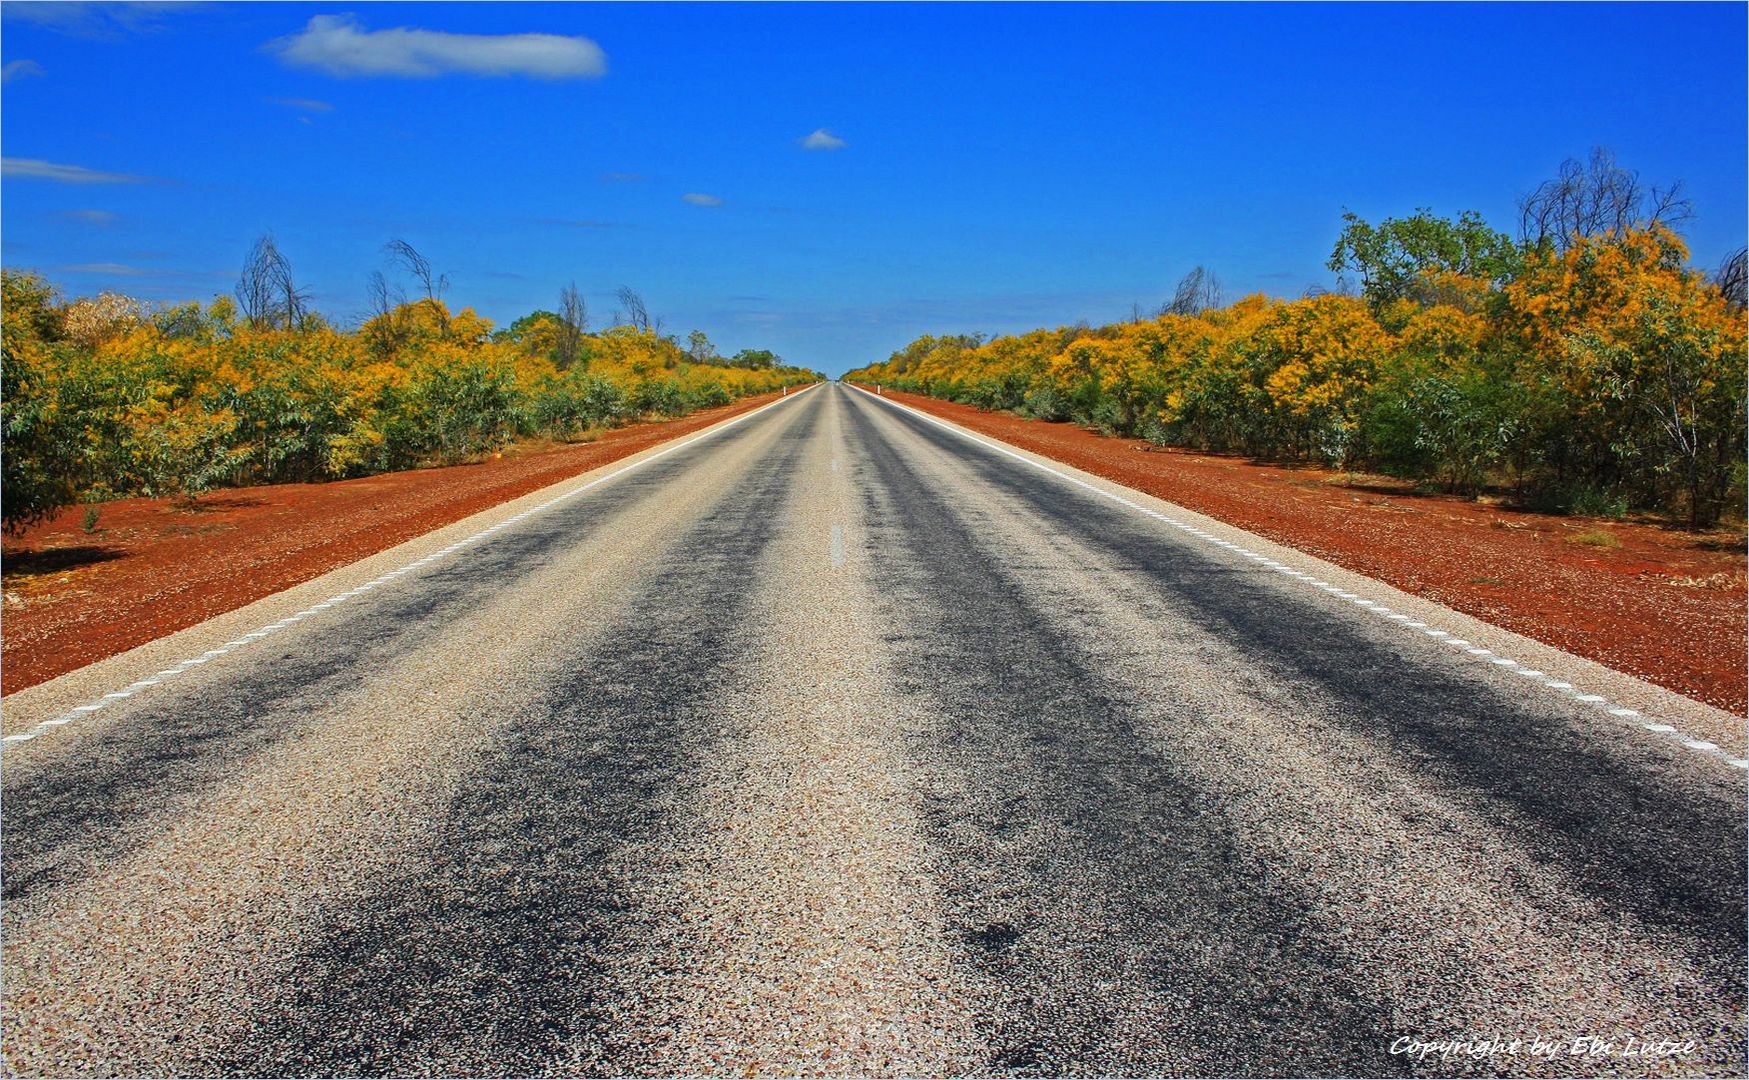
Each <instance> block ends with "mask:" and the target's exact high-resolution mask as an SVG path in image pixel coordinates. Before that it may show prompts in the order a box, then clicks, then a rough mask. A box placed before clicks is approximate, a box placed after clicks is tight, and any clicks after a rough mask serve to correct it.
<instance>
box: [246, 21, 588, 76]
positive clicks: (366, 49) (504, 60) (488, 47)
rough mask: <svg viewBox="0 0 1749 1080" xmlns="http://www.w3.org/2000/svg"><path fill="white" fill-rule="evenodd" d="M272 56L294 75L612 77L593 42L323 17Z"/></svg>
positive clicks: (274, 48)
mask: <svg viewBox="0 0 1749 1080" xmlns="http://www.w3.org/2000/svg"><path fill="white" fill-rule="evenodd" d="M266 48H267V51H269V52H271V53H273V54H274V55H276V56H278V57H279V58H280V60H282V61H284V62H285V63H287V64H290V65H292V66H293V67H302V68H312V69H314V70H316V71H321V72H325V73H327V74H329V75H336V76H341V77H346V76H367V77H368V76H391V77H397V78H404V79H429V78H434V77H436V76H439V75H478V76H487V77H506V76H523V77H526V78H531V79H599V78H600V77H601V76H603V75H605V74H607V54H606V53H604V52H602V51H601V46H599V45H597V44H596V43H595V42H593V41H590V40H589V39H588V38H586V37H563V36H561V35H558V34H451V33H446V32H444V31H441V30H418V29H414V28H412V27H406V26H403V27H397V28H395V29H393V30H366V29H365V28H364V26H363V24H361V23H360V22H359V21H358V20H357V19H356V18H354V17H353V16H351V15H317V16H316V17H315V18H313V19H311V20H310V21H309V24H308V25H307V26H305V27H304V29H303V30H302V31H301V32H299V33H296V34H293V35H291V36H290V37H283V38H280V39H278V40H276V41H271V42H268V44H267V46H266Z"/></svg>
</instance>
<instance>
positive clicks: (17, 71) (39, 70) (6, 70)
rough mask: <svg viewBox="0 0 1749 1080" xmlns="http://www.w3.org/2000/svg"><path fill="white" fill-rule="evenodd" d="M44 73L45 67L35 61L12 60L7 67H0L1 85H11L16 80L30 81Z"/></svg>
mask: <svg viewBox="0 0 1749 1080" xmlns="http://www.w3.org/2000/svg"><path fill="white" fill-rule="evenodd" d="M43 73H44V72H43V66H42V65H41V64H39V63H37V62H36V61H35V60H10V61H8V62H7V63H6V66H5V67H0V83H9V82H11V81H12V80H14V79H28V78H30V77H32V76H34V75H42V74H43Z"/></svg>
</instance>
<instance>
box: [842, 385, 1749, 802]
mask: <svg viewBox="0 0 1749 1080" xmlns="http://www.w3.org/2000/svg"><path fill="white" fill-rule="evenodd" d="M844 385H845V386H848V387H850V389H852V390H855V391H856V392H857V393H859V394H862V395H863V396H864V397H868V398H873V399H874V400H876V401H879V402H880V403H881V404H882V405H886V406H888V407H890V408H894V409H901V410H903V411H905V412H908V413H910V414H911V415H913V416H916V417H918V418H920V419H922V420H925V421H927V422H929V423H931V424H934V425H935V426H936V427H938V428H941V429H942V430H943V431H949V432H952V433H953V434H955V435H958V436H959V437H960V438H962V439H966V440H968V441H970V442H974V443H977V444H978V445H979V446H982V447H984V448H985V449H986V450H991V451H993V452H995V453H998V454H1001V455H1002V456H1004V457H1008V458H1012V459H1014V460H1015V461H1018V462H1020V463H1021V464H1023V465H1028V466H1030V467H1032V468H1034V469H1037V470H1038V471H1040V472H1043V473H1048V474H1049V475H1051V476H1054V477H1056V478H1057V479H1059V480H1063V481H1066V482H1068V483H1070V484H1073V485H1075V486H1076V487H1078V488H1082V489H1083V490H1086V491H1090V492H1092V493H1093V494H1095V495H1098V496H1099V497H1100V498H1103V499H1109V500H1110V501H1112V502H1114V503H1117V504H1118V505H1120V506H1123V507H1126V508H1128V509H1130V510H1134V511H1135V512H1136V513H1138V514H1142V515H1144V516H1146V517H1150V518H1153V519H1154V520H1156V521H1160V522H1163V523H1165V524H1167V525H1170V526H1172V527H1173V528H1175V529H1177V530H1178V531H1180V532H1182V533H1185V534H1186V535H1189V536H1194V537H1196V538H1197V539H1199V540H1206V541H1208V542H1209V543H1211V544H1214V545H1215V546H1217V547H1221V548H1225V549H1227V550H1229V551H1232V552H1233V553H1235V554H1237V555H1239V556H1241V557H1243V558H1246V559H1250V560H1251V561H1253V562H1255V563H1258V564H1259V565H1262V566H1264V567H1266V568H1267V569H1270V570H1273V571H1274V572H1276V573H1278V574H1281V575H1283V576H1285V577H1291V578H1296V579H1298V580H1300V581H1303V582H1305V583H1306V584H1308V585H1310V586H1312V587H1313V588H1316V589H1322V590H1323V591H1324V592H1327V593H1329V594H1330V595H1331V596H1334V597H1337V598H1339V599H1342V600H1347V601H1348V602H1349V603H1351V604H1354V605H1355V606H1356V607H1359V608H1360V609H1362V610H1363V611H1369V612H1371V613H1372V614H1374V615H1378V616H1380V617H1382V618H1384V619H1386V620H1387V621H1398V622H1401V625H1403V626H1412V627H1416V628H1418V629H1419V630H1420V632H1421V633H1423V634H1426V635H1427V636H1428V637H1431V638H1433V639H1435V640H1436V641H1438V642H1439V643H1440V644H1443V645H1449V646H1452V647H1453V648H1455V649H1457V650H1459V651H1460V652H1463V653H1466V654H1468V655H1470V656H1474V657H1475V658H1476V659H1477V660H1482V661H1486V662H1487V663H1489V664H1491V665H1494V666H1497V667H1500V668H1501V669H1503V670H1506V671H1511V672H1512V673H1513V674H1515V675H1522V676H1524V677H1525V678H1527V679H1529V680H1531V681H1533V682H1536V683H1539V684H1541V685H1542V686H1543V688H1544V689H1547V690H1552V691H1554V692H1556V693H1558V694H1561V695H1563V696H1565V697H1567V698H1570V699H1571V700H1573V701H1579V702H1584V703H1585V704H1587V705H1596V706H1598V707H1600V708H1601V709H1602V710H1603V711H1604V712H1605V713H1607V714H1608V715H1611V716H1615V717H1620V718H1622V719H1639V720H1643V719H1644V718H1643V717H1641V716H1640V713H1639V712H1637V711H1636V710H1634V709H1628V708H1623V707H1621V706H1618V705H1616V704H1615V703H1613V702H1611V701H1610V700H1609V699H1607V698H1605V697H1603V696H1602V695H1601V694H1589V693H1584V692H1581V691H1580V690H1578V689H1576V688H1575V687H1574V686H1573V684H1572V683H1569V682H1564V681H1562V680H1560V679H1551V678H1549V677H1548V676H1547V675H1545V674H1543V673H1542V672H1540V671H1537V670H1535V669H1534V668H1527V667H1525V666H1524V665H1522V664H1520V663H1519V662H1518V661H1516V660H1513V659H1511V658H1509V657H1505V656H1498V655H1496V654H1495V653H1494V651H1493V650H1492V649H1485V648H1482V647H1481V646H1478V645H1472V644H1471V643H1470V642H1468V641H1465V640H1464V639H1462V638H1458V637H1453V636H1452V635H1451V634H1450V633H1448V632H1447V631H1444V630H1440V629H1437V628H1434V627H1430V626H1427V624H1425V623H1420V622H1407V621H1403V620H1405V619H1406V618H1407V616H1403V615H1400V614H1398V613H1397V612H1394V611H1392V610H1391V609H1390V608H1389V607H1386V606H1384V605H1383V604H1380V603H1378V602H1376V601H1373V600H1369V599H1367V598H1365V597H1362V596H1357V595H1356V594H1354V593H1351V592H1348V591H1346V590H1344V589H1342V588H1341V587H1340V586H1337V585H1334V584H1331V583H1330V582H1328V581H1324V580H1321V579H1319V578H1317V577H1314V576H1313V575H1311V574H1306V573H1302V572H1300V571H1297V570H1293V569H1291V568H1289V567H1286V566H1283V565H1282V564H1280V563H1278V562H1275V561H1273V560H1271V559H1268V558H1266V557H1265V556H1263V555H1259V554H1258V553H1256V552H1254V551H1252V550H1250V549H1249V548H1246V547H1243V546H1241V545H1238V544H1235V543H1233V542H1232V541H1229V540H1224V539H1222V538H1220V537H1217V536H1215V535H1214V534H1213V533H1211V532H1209V531H1207V530H1206V529H1201V528H1198V527H1197V526H1195V525H1192V524H1190V523H1189V522H1185V521H1180V520H1179V519H1177V518H1175V517H1172V516H1171V515H1169V514H1163V513H1161V512H1160V511H1158V510H1155V509H1152V508H1151V507H1147V506H1143V505H1142V504H1141V503H1139V502H1136V501H1135V500H1134V499H1128V498H1125V497H1124V496H1122V495H1119V494H1117V493H1116V492H1113V491H1107V490H1105V489H1104V488H1102V487H1099V486H1098V485H1096V484H1090V483H1088V482H1087V481H1085V480H1082V479H1080V478H1079V477H1075V476H1070V475H1069V474H1068V473H1066V472H1062V471H1060V470H1058V469H1053V468H1051V467H1050V466H1049V465H1045V464H1043V463H1041V462H1038V461H1034V460H1033V459H1032V458H1029V457H1027V456H1026V455H1024V454H1019V453H1016V452H1015V451H1013V450H1010V449H1009V448H1008V447H1006V446H1003V445H1002V444H1000V443H997V442H994V441H992V440H990V439H986V438H983V437H982V436H979V435H974V434H973V433H971V432H969V431H966V430H965V429H963V428H960V427H956V426H954V425H953V424H949V423H947V422H945V421H943V420H939V419H937V418H935V417H933V416H931V415H929V414H928V413H926V412H924V411H922V410H921V409H915V408H912V407H911V406H909V405H904V404H901V403H899V402H897V401H893V400H891V399H890V398H885V397H880V396H878V395H875V394H871V393H869V392H868V391H867V390H864V389H862V388H861V387H860V386H854V385H852V384H850V383H845V384H844ZM1639 726H1640V728H1642V729H1643V730H1645V731H1649V732H1652V733H1654V734H1657V735H1662V736H1665V737H1667V738H1673V739H1675V740H1676V741H1677V742H1679V743H1680V744H1681V745H1683V746H1685V747H1687V748H1688V749H1690V750H1694V751H1697V752H1699V753H1702V754H1704V755H1706V756H1708V757H1711V758H1713V759H1715V760H1718V761H1722V762H1724V763H1726V764H1728V765H1734V766H1736V767H1737V768H1739V769H1743V770H1746V771H1749V758H1734V757H1732V756H1730V753H1729V752H1728V751H1726V750H1724V749H1723V748H1722V747H1720V746H1719V745H1718V744H1717V743H1712V742H1708V741H1707V740H1705V739H1697V738H1694V737H1692V736H1690V735H1688V734H1687V733H1685V732H1682V731H1679V730H1677V729H1676V728H1675V727H1673V726H1671V725H1669V724H1654V723H1644V722H1642V723H1641V724H1640V725H1639Z"/></svg>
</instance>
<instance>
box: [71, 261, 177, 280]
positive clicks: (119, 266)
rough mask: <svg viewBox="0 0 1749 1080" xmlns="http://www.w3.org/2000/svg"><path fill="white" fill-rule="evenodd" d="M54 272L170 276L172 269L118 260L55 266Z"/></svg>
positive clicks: (114, 275)
mask: <svg viewBox="0 0 1749 1080" xmlns="http://www.w3.org/2000/svg"><path fill="white" fill-rule="evenodd" d="M52 272H53V273H56V274H98V275H102V276H104V277H172V276H174V275H175V274H176V271H174V270H152V269H149V268H147V267H142V266H129V265H128V264H127V263H118V262H90V263H74V264H72V265H71V266H57V267H55V268H54V269H53V271H52Z"/></svg>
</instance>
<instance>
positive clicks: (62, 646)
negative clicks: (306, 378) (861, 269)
mask: <svg viewBox="0 0 1749 1080" xmlns="http://www.w3.org/2000/svg"><path fill="white" fill-rule="evenodd" d="M777 396H779V395H777V394H765V395H761V396H758V397H750V398H745V399H743V400H741V401H738V402H736V403H735V404H733V405H727V406H724V407H722V408H719V409H710V410H707V411H705V412H700V413H695V414H694V415H692V416H688V417H685V418H683V419H679V420H669V421H663V422H661V423H651V424H637V425H634V426H631V427H625V428H618V429H616V430H613V431H609V432H607V433H606V434H604V435H602V436H601V438H599V439H597V440H595V441H594V442H589V443H581V444H576V445H570V446H561V447H558V448H555V449H535V448H531V447H512V448H510V449H508V450H506V451H505V452H504V453H503V454H502V455H494V457H493V458H492V459H491V460H488V461H484V462H481V463H479V464H477V465H456V466H451V467H448V468H441V469H418V470H414V471H410V472H399V473H385V474H383V475H380V476H367V477H363V478H361V479H357V480H341V481H335V482H332V483H326V484H271V485H264V486H261V487H248V488H227V489H225V490H223V491H218V492H214V493H212V494H210V495H207V496H205V497H204V498H202V499H201V500H200V503H199V505H198V506H197V507H196V508H194V509H192V510H191V509H186V508H181V507H178V506H175V505H174V504H172V503H171V502H170V501H168V500H165V499H121V500H117V501H115V502H109V503H103V504H101V506H100V507H99V519H98V526H97V529H96V531H95V532H94V533H91V534H87V533H86V532H85V531H84V527H83V518H84V511H83V509H82V508H78V507H75V508H72V509H69V510H65V511H63V512H62V513H60V514H59V515H57V516H56V517H54V518H53V519H51V520H49V521H45V522H42V523H40V524H38V525H35V526H33V527H32V528H30V529H29V530H27V531H26V532H25V533H24V534H23V535H22V536H19V537H13V538H8V539H7V541H6V545H5V549H4V571H5V578H4V580H5V633H4V641H3V643H0V677H3V684H0V685H3V689H0V693H7V694H10V693H12V692H13V691H15V690H22V689H24V688H25V687H27V686H34V685H35V684H37V683H40V682H44V681H46V680H48V679H52V678H54V677H55V676H56V675H60V674H62V673H64V672H68V671H72V670H73V669H75V668H79V667H83V666H84V665H86V664H89V663H91V662H93V661H96V660H102V659H104V658H105V657H108V656H114V655H115V654H116V653H119V652H124V651H126V650H128V649H131V648H133V647H134V646H136V645H140V644H143V643H145V642H148V641H152V640H154V639H156V638H160V637H163V636H164V635H165V634H170V633H174V632H175V631H177V630H181V629H183V628H184V627H188V626H193V625H194V624H195V623H198V622H202V621H204V620H206V619H210V618H212V617H213V616H215V615H220V614H223V613H224V612H227V611H231V610H233V609H235V608H239V607H242V606H243V605H244V604H247V603H250V602H251V601H254V600H259V599H260V598H262V597H264V596H269V595H271V594H273V593H276V592H280V591H281V590H284V589H288V588H291V587H292V586H293V585H297V584H300V583H302V582H305V581H308V580H310V579H311V578H314V577H317V576H320V575H321V574H324V573H326V572H328V571H329V570H332V569H334V568H336V567H339V566H345V565H347V564H349V563H353V562H357V561H358V560H359V559H362V558H365V557H366V556H368V555H374V554H375V553H377V552H379V551H382V550H384V549H386V548H390V547H393V546H395V545H396V544H399V543H401V542H403V541H405V540H409V539H412V538H413V537H415V536H419V535H421V534H424V533H427V532H430V531H431V530H432V529H436V528H440V527H442V526H444V525H448V524H450V523H451V522H454V521H459V520H461V519H462V518H464V517H467V516H468V515H469V514H473V513H477V512H479V511H481V510H484V509H487V508H488V507H492V506H496V505H498V504H499V503H502V502H507V501H509V500H510V499H514V498H516V497H517V496H520V495H525V494H527V493H528V492H531V491H535V490H538V489H539V488H542V487H545V486H547V485H548V484H555V483H558V482H559V481H561V480H564V479H565V478H567V477H570V476H575V475H577V474H578V473H581V472H585V471H587V470H589V469H593V468H596V467H597V466H600V465H605V464H607V463H608V462H611V461H617V460H618V459H620V458H623V457H627V456H629V455H631V454H635V453H637V452H638V451H640V450H643V449H645V448H646V447H650V446H654V445H655V444H657V443H659V442H663V441H665V440H667V439H672V438H675V437H676V436H680V435H685V434H687V433H688V432H693V431H697V430H699V429H700V428H703V427H707V426H709V425H710V424H714V423H716V422H717V421H719V420H724V419H726V418H728V417H731V416H734V415H736V414H737V413H743V412H747V411H748V410H750V409H754V408H757V407H758V406H760V405H762V404H764V403H765V402H766V401H769V400H771V399H772V398H775V397H777Z"/></svg>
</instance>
